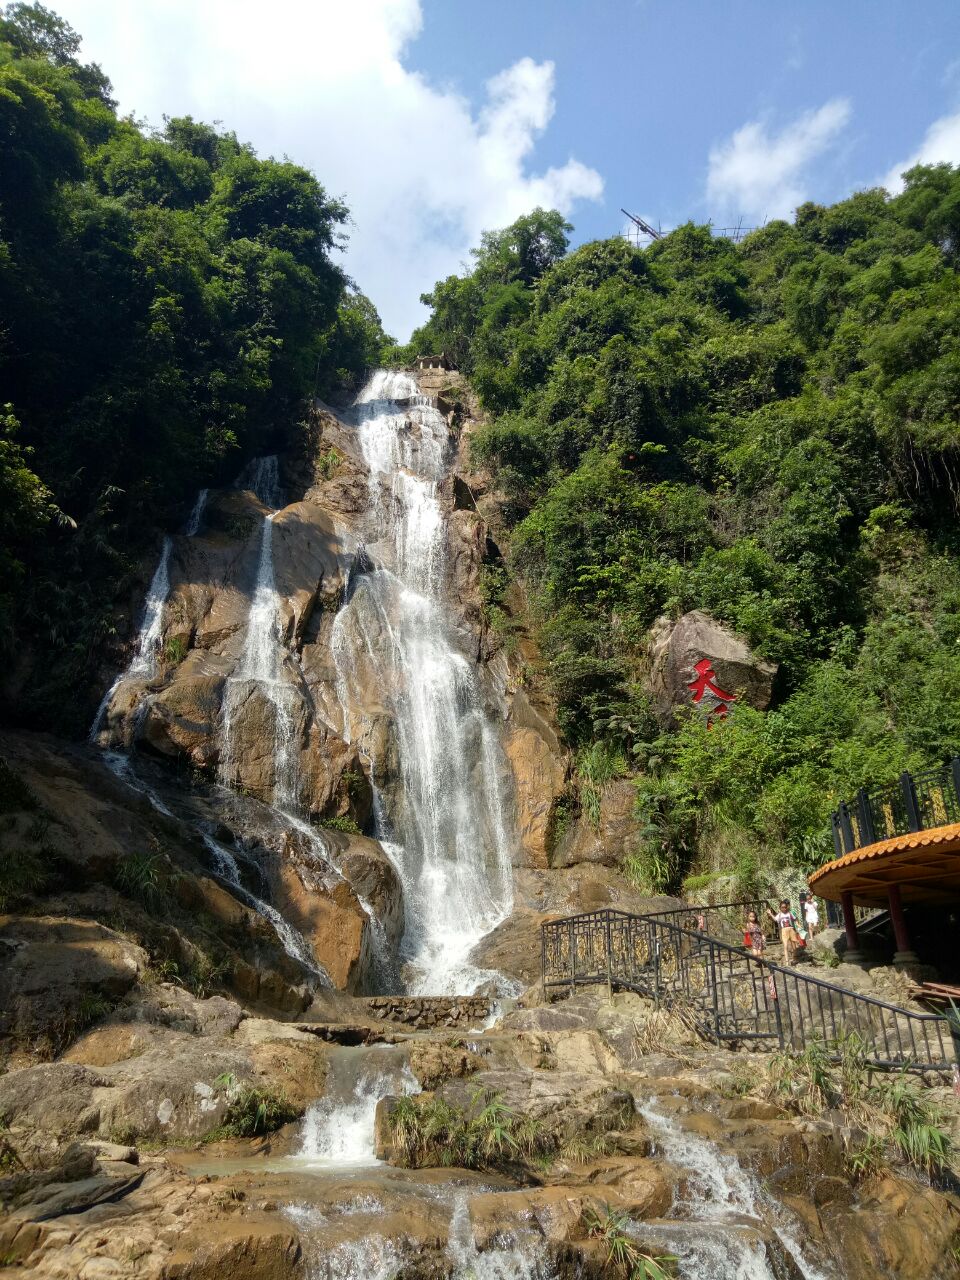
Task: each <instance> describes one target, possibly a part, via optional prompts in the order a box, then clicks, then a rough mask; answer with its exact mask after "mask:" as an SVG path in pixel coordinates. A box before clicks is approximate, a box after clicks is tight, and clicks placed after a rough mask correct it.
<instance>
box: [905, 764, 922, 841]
mask: <svg viewBox="0 0 960 1280" xmlns="http://www.w3.org/2000/svg"><path fill="white" fill-rule="evenodd" d="M900 790H901V791H902V792H903V807H904V808H905V809H906V811H907V822H908V823H909V826H910V830H911V831H920V830H921V823H920V810H919V808H918V807H917V792H916V789H915V787H914V785H913V779H912V778H911V777H910V775H909V773H901V775H900Z"/></svg>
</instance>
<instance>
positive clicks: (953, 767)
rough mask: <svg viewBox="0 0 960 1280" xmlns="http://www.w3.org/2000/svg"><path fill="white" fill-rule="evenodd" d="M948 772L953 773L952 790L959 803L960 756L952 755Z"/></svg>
mask: <svg viewBox="0 0 960 1280" xmlns="http://www.w3.org/2000/svg"><path fill="white" fill-rule="evenodd" d="M950 772H951V774H952V775H953V790H954V793H955V795H956V797H957V804H960V756H954V757H953V759H952V760H951V761H950Z"/></svg>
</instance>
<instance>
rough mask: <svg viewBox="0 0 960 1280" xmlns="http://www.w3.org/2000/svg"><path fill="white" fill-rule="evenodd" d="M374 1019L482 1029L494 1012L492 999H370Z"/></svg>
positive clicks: (378, 997)
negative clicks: (480, 1027)
mask: <svg viewBox="0 0 960 1280" xmlns="http://www.w3.org/2000/svg"><path fill="white" fill-rule="evenodd" d="M360 1003H362V1004H363V1005H364V1006H365V1007H366V1009H367V1012H368V1013H369V1014H370V1016H371V1017H374V1018H383V1019H384V1020H385V1021H389V1022H402V1023H403V1024H404V1025H405V1026H408V1027H417V1028H424V1029H425V1028H427V1027H464V1028H469V1027H479V1026H481V1025H482V1024H483V1023H484V1022H485V1021H486V1020H487V1018H489V1017H490V1014H491V1012H492V1010H493V1001H492V1000H491V999H490V998H489V997H488V996H368V997H367V998H366V999H364V1000H363V1001H361V1002H360Z"/></svg>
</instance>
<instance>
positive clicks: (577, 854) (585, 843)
mask: <svg viewBox="0 0 960 1280" xmlns="http://www.w3.org/2000/svg"><path fill="white" fill-rule="evenodd" d="M636 800H637V793H636V789H635V788H634V786H633V784H632V783H631V782H629V781H628V780H627V779H626V778H615V779H613V781H611V782H608V783H607V784H606V785H605V786H604V788H603V790H602V792H601V795H600V821H599V823H598V825H597V826H596V827H595V826H594V825H593V823H592V822H591V820H590V817H589V815H588V814H586V813H581V815H580V817H579V818H578V819H577V821H576V822H575V823H574V824H573V825H572V826H571V827H570V828H569V830H568V831H567V832H566V833H565V834H564V836H563V837H562V839H561V840H560V842H559V844H558V845H557V848H556V849H555V850H554V852H553V854H552V855H551V858H550V865H551V866H552V867H572V866H574V865H575V864H576V863H578V862H599V863H602V864H603V865H605V866H608V867H615V866H618V865H619V864H620V863H621V862H622V861H623V859H624V858H625V857H627V856H629V854H630V853H632V852H633V851H634V850H635V849H636V846H637V843H638V841H639V832H640V822H639V820H638V818H637V817H636Z"/></svg>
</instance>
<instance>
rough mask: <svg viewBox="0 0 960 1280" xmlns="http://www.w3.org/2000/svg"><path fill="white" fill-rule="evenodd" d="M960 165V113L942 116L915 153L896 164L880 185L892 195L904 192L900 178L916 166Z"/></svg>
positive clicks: (932, 126)
mask: <svg viewBox="0 0 960 1280" xmlns="http://www.w3.org/2000/svg"><path fill="white" fill-rule="evenodd" d="M944 162H946V163H949V164H960V111H958V112H956V114H955V115H952V116H941V117H940V119H939V120H934V122H933V124H932V125H931V126H930V128H929V129H928V130H927V132H926V133H925V134H924V138H923V141H922V142H921V143H920V146H919V147H918V148H917V149H916V151H914V153H913V154H912V155H910V156H908V157H907V159H906V160H901V161H900V163H899V164H895V165H894V166H893V167H892V168H891V170H890V172H889V173H888V174H887V176H886V177H885V178H882V179H881V182H880V185H881V186H883V187H886V189H887V190H888V191H889V192H890V193H891V195H897V194H898V193H899V192H901V191H902V190H903V187H904V182H903V178H902V177H901V176H900V175H901V174H903V173H905V172H906V171H907V169H912V168H913V166H914V165H915V164H943V163H944Z"/></svg>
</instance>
